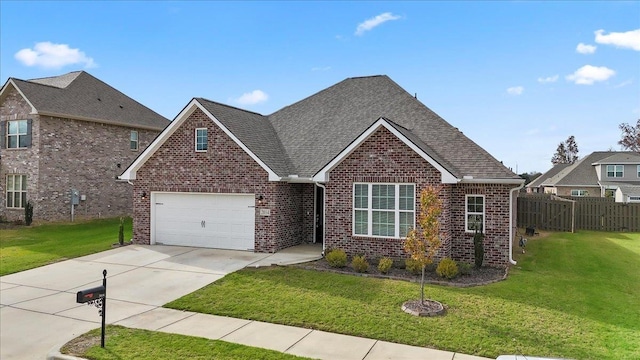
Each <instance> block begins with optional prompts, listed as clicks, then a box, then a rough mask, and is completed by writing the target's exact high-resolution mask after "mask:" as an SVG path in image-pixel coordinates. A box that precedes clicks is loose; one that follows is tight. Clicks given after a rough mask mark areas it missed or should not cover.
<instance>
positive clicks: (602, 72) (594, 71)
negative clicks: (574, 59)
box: [566, 65, 616, 85]
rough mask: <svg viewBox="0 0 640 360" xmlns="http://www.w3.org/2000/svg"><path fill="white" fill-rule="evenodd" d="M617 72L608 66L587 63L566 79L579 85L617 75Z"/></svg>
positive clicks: (590, 83)
mask: <svg viewBox="0 0 640 360" xmlns="http://www.w3.org/2000/svg"><path fill="white" fill-rule="evenodd" d="M615 74H616V72H615V71H613V70H611V69H609V68H608V67H606V66H591V65H585V66H583V67H581V68H580V69H578V70H576V71H575V72H574V73H573V74H571V75H567V76H566V79H567V80H569V81H573V82H574V83H576V84H579V85H592V84H593V83H594V82H596V81H605V80H607V79H609V78H610V77H612V76H613V75H615Z"/></svg>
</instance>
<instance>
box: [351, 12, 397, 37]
mask: <svg viewBox="0 0 640 360" xmlns="http://www.w3.org/2000/svg"><path fill="white" fill-rule="evenodd" d="M400 18H401V17H400V16H398V15H393V14H392V13H390V12H386V13H382V14H380V15H377V16H375V17H372V18H371V19H368V20H365V21H364V22H362V23H360V24H358V27H357V28H356V35H358V36H361V35H363V34H364V33H365V31H369V30H371V29H373V28H374V27H376V26H378V25H382V24H383V23H385V22H387V21H391V20H398V19H400Z"/></svg>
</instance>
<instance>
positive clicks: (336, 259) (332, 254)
mask: <svg viewBox="0 0 640 360" xmlns="http://www.w3.org/2000/svg"><path fill="white" fill-rule="evenodd" d="M326 258H327V262H328V263H329V265H331V267H337V268H341V267H345V266H346V265H347V253H345V252H344V250H342V249H333V250H331V251H329V252H328V253H327V255H326Z"/></svg>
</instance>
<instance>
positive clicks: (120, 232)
mask: <svg viewBox="0 0 640 360" xmlns="http://www.w3.org/2000/svg"><path fill="white" fill-rule="evenodd" d="M118 243H119V244H120V246H122V245H124V218H123V217H120V227H119V228H118Z"/></svg>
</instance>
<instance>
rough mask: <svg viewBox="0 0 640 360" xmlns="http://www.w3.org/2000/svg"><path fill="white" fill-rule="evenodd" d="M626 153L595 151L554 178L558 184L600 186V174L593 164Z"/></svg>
mask: <svg viewBox="0 0 640 360" xmlns="http://www.w3.org/2000/svg"><path fill="white" fill-rule="evenodd" d="M620 154H624V153H616V152H614V151H595V152H592V153H591V154H589V155H587V156H585V157H584V158H582V159H580V160H579V161H578V162H577V163H575V164H573V165H572V166H571V167H569V168H567V169H566V170H565V171H567V172H566V174H563V176H562V177H560V178H558V179H554V180H555V181H554V182H555V185H556V186H562V185H564V186H570V185H593V186H598V175H597V174H596V171H595V170H594V168H593V164H594V163H596V162H598V161H600V160H602V159H605V158H607V157H610V156H612V155H620Z"/></svg>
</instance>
